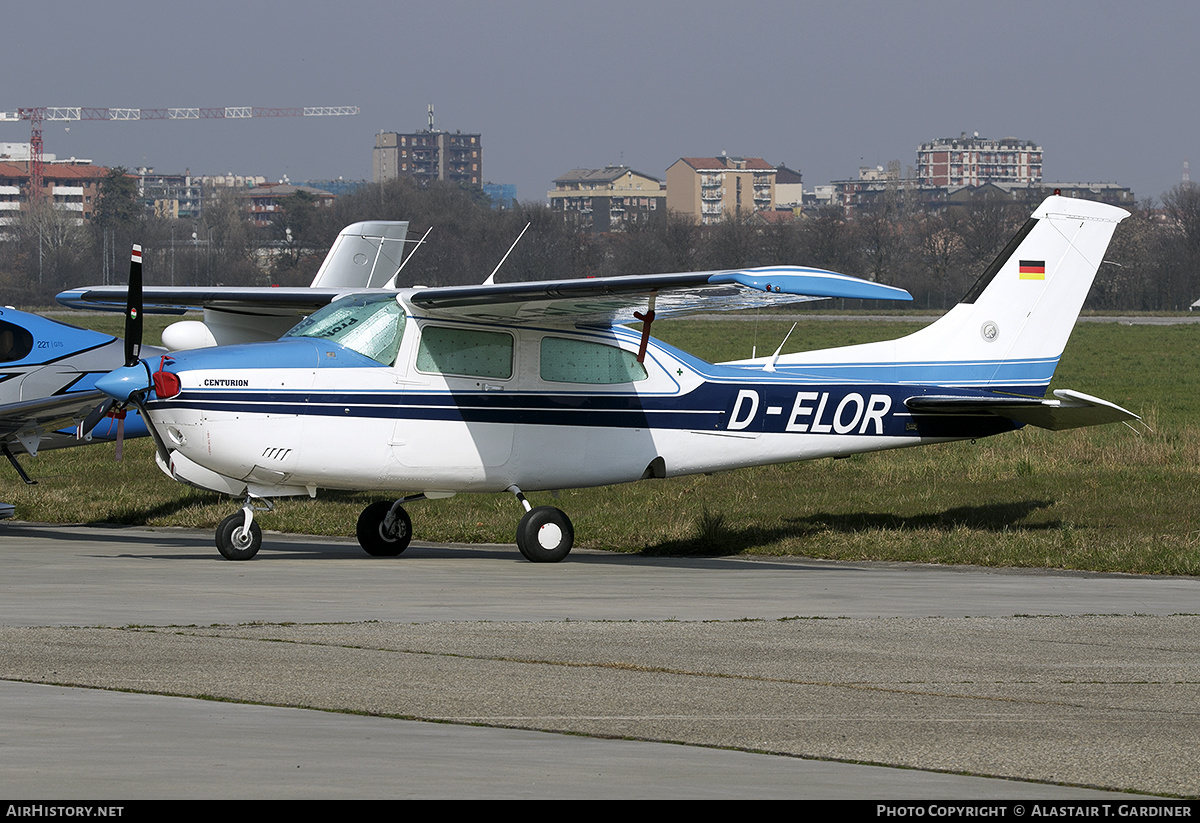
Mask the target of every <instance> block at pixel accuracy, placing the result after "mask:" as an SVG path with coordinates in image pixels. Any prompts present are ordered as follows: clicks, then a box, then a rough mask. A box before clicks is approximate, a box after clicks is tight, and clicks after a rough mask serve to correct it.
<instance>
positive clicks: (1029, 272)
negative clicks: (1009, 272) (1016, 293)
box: [1019, 260, 1046, 280]
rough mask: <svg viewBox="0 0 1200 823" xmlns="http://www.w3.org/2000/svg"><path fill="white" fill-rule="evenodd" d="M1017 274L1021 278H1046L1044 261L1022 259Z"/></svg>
mask: <svg viewBox="0 0 1200 823" xmlns="http://www.w3.org/2000/svg"><path fill="white" fill-rule="evenodd" d="M1019 276H1020V278H1021V279H1022V280H1045V279H1046V261H1045V260H1022V261H1021V270H1020V275H1019Z"/></svg>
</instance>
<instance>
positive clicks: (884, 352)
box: [778, 196, 1129, 393]
mask: <svg viewBox="0 0 1200 823" xmlns="http://www.w3.org/2000/svg"><path fill="white" fill-rule="evenodd" d="M1128 216H1129V212H1127V211H1125V210H1124V209H1119V208H1117V207H1115V206H1108V205H1105V204H1103V203H1096V202H1093V201H1090V200H1076V199H1072V198H1068V197H1059V196H1053V197H1049V198H1047V199H1046V200H1045V201H1044V202H1043V203H1042V204H1041V206H1039V207H1038V209H1037V210H1036V211H1035V212H1034V213H1033V215H1032V217H1030V219H1029V221H1028V222H1026V224H1025V225H1024V226H1023V227H1022V228H1021V230H1020V231H1019V232H1018V233H1017V235H1016V236H1015V237H1014V238H1013V239H1012V240H1011V241H1010V242H1009V244H1008V245H1007V246H1006V247H1005V249H1004V251H1003V252H1001V254H1000V256H999V257H997V258H996V260H995V261H994V262H993V263H992V265H991V266H989V267H988V268H987V270H986V271H985V272H984V273H983V276H982V277H980V278H979V281H978V282H977V283H976V284H975V286H974V287H973V288H972V289H971V291H970V292H969V293H968V294H967V296H966V297H964V298H963V300H962V302H960V303H959V304H958V305H957V306H955V307H954V308H953V309H951V310H950V311H949V312H947V313H946V314H945V315H944V316H943V317H941V318H939V319H938V320H937V321H936V322H934V323H933V324H931V325H929V326H927V327H926V328H924V329H921V330H920V331H918V332H915V333H914V334H910V335H908V336H907V337H902V338H900V339H899V340H891V341H886V342H882V343H867V344H863V345H859V346H847V347H844V348H840V349H825V350H821V351H811V352H801V353H799V354H793V355H787V356H785V357H784V358H781V360H780V361H779V364H778V368H779V369H780V370H781V371H782V370H784V369H786V370H787V371H793V372H800V373H803V374H805V375H808V374H819V375H821V376H823V377H831V378H837V377H844V378H846V379H847V380H860V379H869V380H881V381H888V382H897V383H926V384H934V385H942V386H960V387H975V388H988V389H995V390H999V391H1012V392H1019V393H1031V392H1037V393H1041V392H1044V391H1045V389H1046V387H1047V386H1048V385H1049V383H1050V378H1051V377H1052V376H1053V374H1054V369H1055V367H1056V366H1057V365H1058V360H1059V358H1060V357H1061V356H1062V352H1063V349H1064V348H1065V347H1066V344H1067V338H1068V337H1070V334H1071V330H1072V329H1073V328H1074V327H1075V321H1076V320H1077V319H1078V317H1079V311H1080V309H1081V308H1082V307H1083V301H1084V299H1085V298H1086V297H1087V294H1088V291H1089V290H1090V289H1091V286H1092V281H1093V279H1094V278H1095V276H1096V270H1097V268H1099V266H1100V263H1101V261H1102V260H1103V259H1104V252H1105V250H1106V249H1107V248H1108V244H1109V241H1110V240H1111V239H1112V235H1113V231H1114V230H1115V229H1116V227H1117V224H1118V223H1119V222H1121V221H1122V220H1123V219H1125V218H1126V217H1128Z"/></svg>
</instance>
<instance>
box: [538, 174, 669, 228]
mask: <svg viewBox="0 0 1200 823" xmlns="http://www.w3.org/2000/svg"><path fill="white" fill-rule="evenodd" d="M546 196H547V197H549V198H550V210H551V211H553V212H557V213H558V214H561V215H562V216H563V219H564V220H567V221H569V222H571V223H572V225H574V226H575V227H576V228H578V229H581V230H585V231H594V232H607V231H619V230H620V229H622V228H623V227H625V226H627V225H630V224H631V223H641V222H646V221H648V220H654V219H657V218H664V217H666V214H667V192H666V190H665V189H664V188H663V184H662V181H661V180H659V179H658V178H657V177H651V176H650V175H648V174H643V173H642V172H639V171H634V170H633V169H631V168H629V167H628V166H605V167H604V168H602V169H572V170H571V171H569V172H567V173H566V174H564V175H562V176H561V177H558V178H556V179H555V180H554V191H551V192H548V193H547V195H546Z"/></svg>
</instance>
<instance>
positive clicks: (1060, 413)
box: [904, 389, 1141, 431]
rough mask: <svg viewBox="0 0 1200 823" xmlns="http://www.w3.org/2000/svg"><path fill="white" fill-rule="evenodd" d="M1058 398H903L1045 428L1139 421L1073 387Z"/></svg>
mask: <svg viewBox="0 0 1200 823" xmlns="http://www.w3.org/2000/svg"><path fill="white" fill-rule="evenodd" d="M1054 396H1055V397H1057V398H1058V399H1057V400H1050V399H1047V398H1039V397H1005V396H1001V395H995V396H992V397H961V396H959V397H954V396H940V395H932V396H923V397H910V398H908V399H907V400H905V401H904V405H906V406H907V407H908V408H909V409H911V410H912V411H914V412H916V413H918V414H939V415H979V414H994V415H996V416H998V417H1007V418H1009V419H1010V420H1016V421H1018V422H1020V423H1027V424H1029V425H1031V426H1037V427H1039V428H1042V429H1050V430H1052V431H1061V430H1063V429H1075V428H1079V427H1081V426H1099V425H1101V424H1104V423H1118V422H1121V421H1125V420H1140V419H1141V418H1140V417H1138V416H1137V415H1136V414H1134V413H1133V412H1131V411H1127V410H1126V409H1123V408H1121V407H1120V406H1118V405H1116V404H1114V403H1109V402H1108V401H1107V400H1101V399H1100V398H1099V397H1092V396H1091V395H1089V394H1083V393H1082V392H1077V391H1071V390H1070V389H1056V390H1055V392H1054Z"/></svg>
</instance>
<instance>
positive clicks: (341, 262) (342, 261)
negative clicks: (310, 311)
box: [309, 220, 408, 289]
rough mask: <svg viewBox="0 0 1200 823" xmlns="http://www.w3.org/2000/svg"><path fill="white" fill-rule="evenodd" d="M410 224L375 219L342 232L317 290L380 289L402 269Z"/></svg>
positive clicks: (315, 282) (321, 272)
mask: <svg viewBox="0 0 1200 823" xmlns="http://www.w3.org/2000/svg"><path fill="white" fill-rule="evenodd" d="M407 235H408V223H407V222H401V221H395V220H371V221H368V222H365V223H352V224H351V225H349V226H346V228H344V229H342V230H341V231H340V232H338V236H337V240H335V241H333V246H332V247H330V249H329V254H327V255H325V262H323V263H322V264H321V268H319V269H318V270H317V276H316V277H314V278H313V281H312V283H310V284H309V285H310V286H312V287H313V288H317V287H323V288H333V289H336V288H351V289H363V288H367V289H380V288H384V287H385V286H386V285H387V283H388V281H389V280H391V279H392V277H393V276H394V275H395V274H396V272H397V271H399V270H400V263H401V258H402V256H403V252H404V240H405V238H406V237H407Z"/></svg>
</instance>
